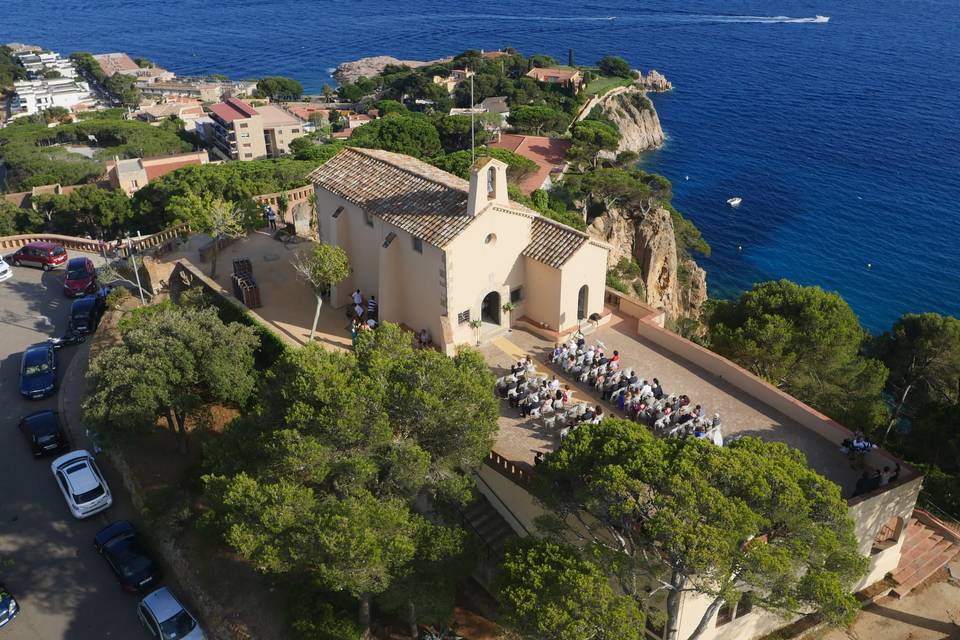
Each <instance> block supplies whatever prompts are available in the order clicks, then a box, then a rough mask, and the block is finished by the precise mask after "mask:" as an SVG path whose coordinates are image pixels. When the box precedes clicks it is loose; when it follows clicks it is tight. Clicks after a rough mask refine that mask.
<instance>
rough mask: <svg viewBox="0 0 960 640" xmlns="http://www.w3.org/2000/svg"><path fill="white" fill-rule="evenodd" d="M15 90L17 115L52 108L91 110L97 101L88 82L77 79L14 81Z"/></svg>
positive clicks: (12, 109)
mask: <svg viewBox="0 0 960 640" xmlns="http://www.w3.org/2000/svg"><path fill="white" fill-rule="evenodd" d="M13 91H14V93H13V98H12V99H11V101H10V112H11V114H13V117H16V116H17V115H33V114H35V113H40V112H41V111H44V110H46V109H49V108H51V107H63V108H64V109H68V110H70V111H77V110H83V109H89V108H91V107H93V106H95V105H96V102H97V101H96V99H95V98H94V97H93V95H92V94H91V93H90V87H89V86H88V85H87V83H86V82H79V81H77V80H74V79H73V78H52V79H49V80H46V79H40V80H20V81H17V82H14V83H13Z"/></svg>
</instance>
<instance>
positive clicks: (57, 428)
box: [20, 409, 70, 457]
mask: <svg viewBox="0 0 960 640" xmlns="http://www.w3.org/2000/svg"><path fill="white" fill-rule="evenodd" d="M20 432H21V433H23V435H24V436H25V437H26V438H27V442H28V443H30V449H31V451H33V455H35V456H37V457H39V456H45V455H49V454H51V453H56V452H57V451H64V450H66V449H68V448H70V443H69V441H68V440H67V436H66V434H65V433H64V431H63V426H62V425H61V424H60V414H59V413H57V412H56V411H50V410H49V409H47V410H44V411H36V412H34V413H31V414H30V415H28V416H25V417H24V418H22V419H21V420H20Z"/></svg>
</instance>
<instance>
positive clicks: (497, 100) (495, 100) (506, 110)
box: [480, 96, 510, 126]
mask: <svg viewBox="0 0 960 640" xmlns="http://www.w3.org/2000/svg"><path fill="white" fill-rule="evenodd" d="M480 106H481V107H483V108H484V109H485V110H486V111H487V113H493V114H495V115H498V116H500V124H501V126H502V125H505V124H507V118H508V117H509V116H510V104H509V101H508V100H507V98H506V97H505V96H495V97H491V98H485V99H484V100H483V102H481V103H480Z"/></svg>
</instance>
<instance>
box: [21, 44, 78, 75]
mask: <svg viewBox="0 0 960 640" xmlns="http://www.w3.org/2000/svg"><path fill="white" fill-rule="evenodd" d="M16 57H17V59H18V60H19V61H20V64H21V65H23V68H24V69H26V71H27V75H28V77H30V78H31V79H35V78H43V77H44V74H45V73H49V72H56V73H58V74H60V77H61V78H76V77H77V69H76V67H74V66H73V62H72V61H71V60H66V59H64V58H61V57H60V54H59V53H56V52H53V51H40V52H24V53H20V54H17V56H16Z"/></svg>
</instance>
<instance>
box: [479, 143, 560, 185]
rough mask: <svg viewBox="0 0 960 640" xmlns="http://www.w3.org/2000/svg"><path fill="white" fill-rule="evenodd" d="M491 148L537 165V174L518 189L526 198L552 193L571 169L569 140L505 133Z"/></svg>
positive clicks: (524, 179) (525, 178)
mask: <svg viewBox="0 0 960 640" xmlns="http://www.w3.org/2000/svg"><path fill="white" fill-rule="evenodd" d="M488 146H490V147H493V148H495V149H506V150H507V151H513V152H514V153H516V154H518V155H521V156H523V157H524V158H527V159H528V160H533V161H534V162H535V163H536V164H537V170H536V171H534V172H533V173H530V174H528V175H526V176H524V177H523V178H522V179H521V180H520V183H519V185H518V186H519V187H520V190H521V191H523V192H524V193H526V194H530V193H533V192H534V191H536V190H537V189H550V187H551V186H553V183H554V182H556V181H557V180H558V179H559V178H560V176H562V175H563V172H564V171H566V169H567V151H568V150H569V149H570V141H569V140H561V139H560V138H546V137H543V136H521V135H515V134H511V133H502V134H498V135H497V139H496V141H495V142H491V143H490V144H489V145H488Z"/></svg>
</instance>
